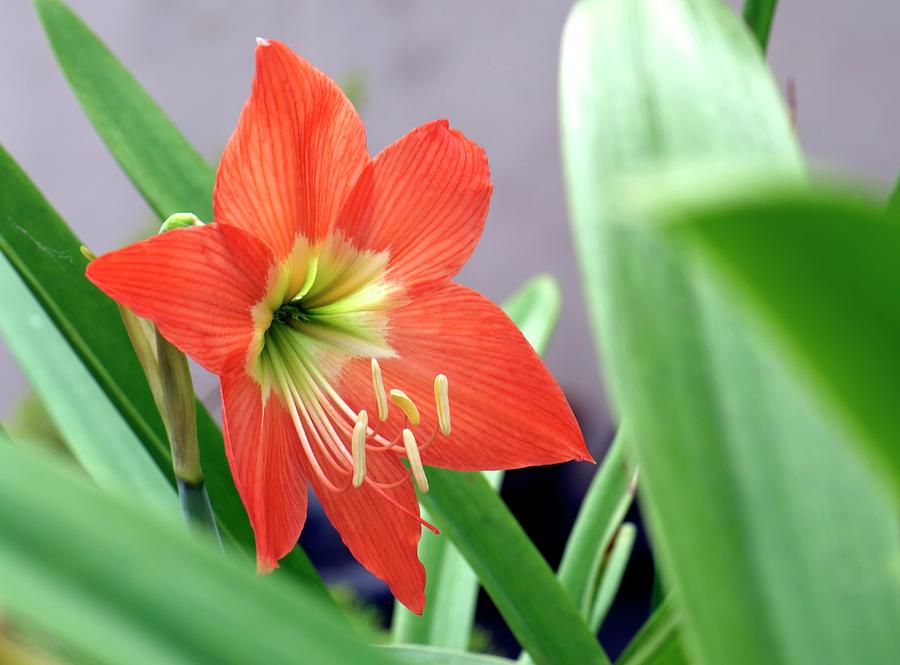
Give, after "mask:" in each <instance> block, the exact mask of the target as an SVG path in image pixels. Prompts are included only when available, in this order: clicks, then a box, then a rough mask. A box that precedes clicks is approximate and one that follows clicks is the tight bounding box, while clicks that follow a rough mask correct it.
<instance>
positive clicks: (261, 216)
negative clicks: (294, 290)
mask: <svg viewBox="0 0 900 665" xmlns="http://www.w3.org/2000/svg"><path fill="white" fill-rule="evenodd" d="M258 41H259V44H260V45H259V46H258V47H257V49H256V75H255V77H254V79H253V88H252V91H251V93H250V99H249V100H248V101H247V104H246V105H245V106H244V110H243V111H242V112H241V117H240V119H239V120H238V125H237V128H236V129H235V131H234V134H233V135H232V136H231V140H230V141H229V142H228V145H227V146H226V148H225V152H224V154H223V155H222V161H221V163H220V164H219V171H218V174H217V176H216V187H215V193H214V200H213V204H214V210H215V219H216V221H217V222H224V223H227V224H234V225H235V226H240V227H241V228H243V229H245V230H247V231H249V232H250V233H252V234H254V235H256V236H257V237H258V238H260V239H262V240H264V241H265V242H266V243H268V245H269V246H270V247H271V248H272V250H273V251H274V252H275V253H276V255H278V256H279V257H284V256H286V255H287V254H288V253H289V252H290V250H291V248H292V247H293V245H294V242H295V240H296V235H297V234H298V233H300V234H302V235H303V236H305V237H306V239H307V240H309V241H310V242H311V243H315V242H317V241H319V240H322V239H324V238H325V237H326V236H327V234H328V231H329V230H330V229H331V227H332V225H333V224H334V221H335V219H336V217H337V214H338V212H339V211H340V209H341V208H342V207H343V205H344V202H345V201H346V199H347V197H348V195H349V194H350V192H351V190H352V189H353V186H354V185H355V184H356V181H357V179H358V178H359V174H360V173H361V172H362V170H363V168H364V167H365V166H366V164H368V163H369V161H370V158H369V154H368V152H367V151H366V135H365V129H364V127H363V124H362V121H361V120H360V119H359V116H358V115H357V113H356V110H355V109H354V108H353V105H352V104H351V103H350V101H349V100H348V99H347V97H346V96H345V95H344V93H343V92H342V91H341V89H340V88H339V87H338V85H337V84H336V83H335V82H334V81H332V80H331V79H330V78H328V77H327V76H326V75H325V74H323V73H322V72H320V71H319V70H318V69H316V68H315V67H313V66H312V65H311V64H309V63H308V62H307V61H306V60H304V59H303V58H301V57H300V56H298V55H297V54H296V53H294V52H293V51H291V50H290V49H289V48H288V47H287V46H285V45H284V44H281V43H279V42H276V41H266V40H258Z"/></svg>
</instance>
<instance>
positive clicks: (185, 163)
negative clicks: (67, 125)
mask: <svg viewBox="0 0 900 665" xmlns="http://www.w3.org/2000/svg"><path fill="white" fill-rule="evenodd" d="M35 6H36V7H37V11H38V15H39V16H40V19H41V22H42V23H43V25H44V30H45V31H46V33H47V38H48V39H49V40H50V44H51V46H52V47H53V52H54V53H55V54H56V59H57V61H58V62H59V65H60V67H61V68H62V70H63V73H65V75H66V78H67V79H68V80H69V84H70V85H71V86H72V90H74V91H75V95H76V96H77V97H78V101H79V103H80V104H81V106H82V108H83V109H84V111H85V113H87V115H88V118H89V119H90V121H91V123H92V124H93V125H94V128H95V129H96V130H97V133H98V134H100V137H101V138H102V139H103V141H104V142H105V143H106V145H107V146H108V147H109V149H110V152H112V154H113V155H114V156H115V158H116V160H117V161H118V162H119V165H120V166H121V167H122V170H123V171H125V173H126V174H127V175H128V177H129V178H131V181H132V182H133V183H134V185H135V187H137V188H138V190H140V192H141V194H142V195H143V196H144V198H145V199H147V202H148V203H149V204H150V206H151V207H152V208H153V209H154V210H155V211H156V213H157V214H158V215H159V217H160V219H165V218H166V217H168V216H169V215H171V214H172V213H176V212H193V213H194V214H196V215H197V216H198V217H200V219H203V220H207V221H209V220H211V219H212V188H213V180H214V175H215V174H214V171H213V169H212V167H211V166H210V165H209V163H208V162H207V161H206V160H205V159H203V157H201V156H200V154H198V153H197V151H196V150H194V148H193V146H191V144H190V143H189V142H188V141H187V140H186V139H185V138H184V136H183V135H182V134H181V132H179V131H178V129H177V128H176V127H175V126H174V125H173V124H172V122H171V121H170V120H169V119H168V118H167V117H166V115H165V113H163V111H162V110H161V109H160V108H159V106H158V105H157V104H156V102H155V101H153V98H152V97H150V95H149V94H147V92H146V91H145V90H144V89H143V88H142V87H141V86H140V84H139V83H138V82H137V81H135V79H134V77H133V76H132V75H131V73H130V72H129V71H128V70H127V69H125V67H124V66H123V65H122V64H121V63H120V62H119V61H118V60H117V59H116V57H115V56H114V55H113V54H112V53H110V51H109V49H108V48H107V47H106V46H105V45H104V44H103V42H101V41H100V40H99V39H98V38H97V36H96V35H95V34H94V33H93V32H91V30H90V28H88V27H87V26H86V25H85V24H84V23H83V22H82V21H81V19H79V18H78V16H77V15H76V14H75V13H74V12H72V10H70V9H69V8H68V7H67V6H66V5H65V4H64V3H62V2H60V1H59V0H35ZM160 48H163V47H162V46H160Z"/></svg>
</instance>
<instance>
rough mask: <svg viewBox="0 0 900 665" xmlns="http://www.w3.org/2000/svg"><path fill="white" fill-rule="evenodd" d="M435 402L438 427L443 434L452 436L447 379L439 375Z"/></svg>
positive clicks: (435, 378)
mask: <svg viewBox="0 0 900 665" xmlns="http://www.w3.org/2000/svg"><path fill="white" fill-rule="evenodd" d="M434 401H435V404H436V407H435V409H436V411H437V418H438V425H439V426H440V428H441V434H443V435H444V436H450V395H449V383H448V381H447V377H446V376H444V375H443V374H438V375H437V376H436V377H434Z"/></svg>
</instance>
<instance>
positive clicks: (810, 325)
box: [666, 187, 900, 496]
mask: <svg viewBox="0 0 900 665" xmlns="http://www.w3.org/2000/svg"><path fill="white" fill-rule="evenodd" d="M666 215H667V216H671V218H672V219H675V220H678V222H679V223H678V225H677V226H675V227H673V233H676V234H677V237H679V238H686V239H688V240H689V241H690V242H691V244H692V245H693V246H696V247H698V248H700V250H701V251H702V252H703V253H704V254H705V255H707V256H708V257H709V258H711V259H712V261H713V265H714V266H715V267H717V268H719V269H720V270H721V272H722V274H724V275H725V276H727V277H728V278H729V279H730V280H731V283H734V284H736V285H737V286H738V291H739V292H741V293H743V294H744V295H745V297H746V299H747V302H748V303H749V304H750V305H751V306H752V307H753V311H754V312H755V313H757V314H758V315H760V316H761V317H762V320H763V321H764V323H766V324H768V325H767V328H768V329H769V330H771V331H773V332H775V333H776V334H775V337H774V340H775V341H777V342H779V343H781V344H783V345H784V346H785V350H786V352H787V356H788V357H789V358H790V359H792V360H793V361H795V362H799V366H800V368H801V370H802V371H803V372H804V373H805V374H806V375H807V376H809V378H810V385H813V386H819V387H820V388H822V389H823V394H824V395H825V397H826V398H827V400H828V403H829V404H830V405H832V406H834V407H836V408H838V409H840V410H841V411H842V412H843V413H844V415H845V416H846V417H847V418H848V420H849V422H850V423H851V424H852V425H853V426H854V427H855V428H856V430H857V431H858V432H859V433H861V435H862V436H858V437H848V440H852V441H854V442H856V441H859V442H861V443H863V444H867V445H868V452H870V453H871V455H872V457H873V461H874V462H875V463H876V464H875V468H877V469H879V470H883V471H887V473H888V475H889V476H890V477H891V480H892V482H893V483H894V488H895V490H896V492H897V495H898V496H900V446H898V445H897V442H898V441H900V420H898V419H897V406H898V404H900V345H898V340H900V298H898V297H897V294H900V227H898V226H897V225H896V224H890V223H889V222H888V217H887V215H886V214H885V213H884V211H883V210H882V209H881V206H879V205H878V204H877V203H875V202H874V201H873V202H866V201H864V200H862V199H861V198H860V197H859V196H858V195H850V194H842V193H837V192H832V191H825V190H810V189H799V190H788V189H785V188H784V187H775V188H771V187H770V188H764V189H762V190H761V191H757V192H750V193H747V194H744V195H737V196H733V197H728V199H726V200H719V201H716V202H715V203H711V204H708V205H704V206H694V207H693V208H690V207H689V208H687V209H677V208H676V209H670V210H667V212H666Z"/></svg>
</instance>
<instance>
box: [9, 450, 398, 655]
mask: <svg viewBox="0 0 900 665" xmlns="http://www.w3.org/2000/svg"><path fill="white" fill-rule="evenodd" d="M0 578H2V579H3V584H0V605H2V607H3V608H4V610H5V612H7V613H8V615H9V616H11V617H14V618H17V619H19V620H22V621H27V622H28V623H31V624H33V625H35V626H37V627H39V628H40V629H42V630H45V631H47V632H48V633H50V634H53V635H56V636H57V637H58V638H60V639H62V640H63V641H65V642H67V643H69V644H71V645H72V646H73V647H75V649H77V650H78V651H80V652H82V653H84V654H85V655H87V656H89V657H90V658H91V659H92V660H94V661H95V662H97V663H109V664H110V665H118V664H119V663H223V664H224V663H234V664H235V665H238V664H241V665H243V664H245V663H288V662H295V661H297V660H298V659H304V660H306V661H308V662H312V663H336V664H338V663H347V664H351V663H352V664H356V663H373V664H375V663H378V664H383V665H387V664H388V663H390V662H393V659H391V658H390V657H389V655H388V654H387V653H385V652H383V651H377V650H375V649H373V648H367V647H365V646H363V645H362V644H360V643H359V641H358V639H357V638H356V637H355V636H354V635H353V634H352V633H348V632H347V630H346V628H345V627H344V626H343V624H342V623H341V622H340V621H335V615H334V612H333V610H331V609H329V608H327V607H326V606H325V605H324V604H323V603H322V600H321V599H320V598H319V597H317V596H314V595H313V594H312V593H311V592H310V591H308V590H306V589H304V588H301V587H300V586H298V585H296V584H294V583H292V582H291V581H289V580H284V581H282V582H281V583H276V582H274V581H273V580H271V579H266V578H258V577H257V576H256V575H255V574H254V573H253V572H252V571H250V570H248V569H247V568H246V566H243V565H240V564H237V563H235V562H234V561H232V560H230V559H229V558H228V557H225V556H223V555H222V554H221V552H219V551H217V550H216V549H214V548H213V547H212V546H211V545H210V544H209V543H207V542H206V541H205V540H201V539H198V538H197V537H194V536H191V535H190V534H189V533H188V532H187V531H186V530H185V529H184V526H183V525H182V524H181V523H180V522H179V521H178V520H177V519H174V518H173V519H163V518H161V517H158V516H156V515H154V514H152V513H148V512H147V511H146V510H145V509H144V508H143V507H142V506H141V505H139V504H136V503H134V502H133V501H131V500H126V499H125V498H122V499H119V498H117V497H114V496H111V495H109V494H104V493H102V492H101V491H100V490H98V489H97V488H96V487H94V486H93V485H92V484H90V483H89V482H88V481H87V480H85V479H82V478H79V477H78V475H77V474H75V473H74V472H73V471H71V470H69V469H66V468H64V467H63V466H61V465H60V464H59V463H52V462H51V461H50V460H49V459H48V458H46V457H45V455H43V454H38V453H37V451H34V450H31V449H28V448H24V447H14V446H11V445H9V444H8V443H7V442H0Z"/></svg>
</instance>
